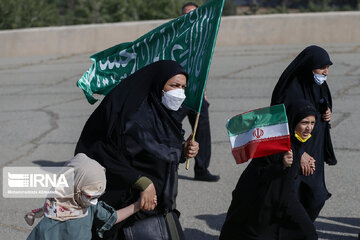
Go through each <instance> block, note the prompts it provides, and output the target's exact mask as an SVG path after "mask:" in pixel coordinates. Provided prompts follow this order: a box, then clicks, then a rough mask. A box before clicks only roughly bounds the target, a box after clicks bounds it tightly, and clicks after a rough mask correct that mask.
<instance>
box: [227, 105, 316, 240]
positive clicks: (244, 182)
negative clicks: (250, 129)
mask: <svg viewBox="0 0 360 240" xmlns="http://www.w3.org/2000/svg"><path fill="white" fill-rule="evenodd" d="M286 111H287V116H288V122H289V130H290V135H291V151H289V152H286V153H280V154H274V155H270V156H266V157H261V158H254V159H252V160H251V162H250V163H249V165H248V166H247V167H246V169H245V170H244V172H243V173H242V174H241V177H240V179H239V181H238V183H237V186H236V188H235V190H234V191H233V193H232V201H231V205H230V207H229V210H228V212H227V215H226V219H225V223H224V225H223V227H222V229H221V233H220V240H243V239H246V240H289V239H291V240H316V239H318V238H317V233H316V230H315V226H314V224H313V222H312V221H311V219H310V217H309V215H308V214H307V212H306V211H305V209H304V208H303V207H302V205H301V203H300V201H299V199H298V198H297V195H296V193H295V179H296V178H298V176H299V174H300V173H301V171H300V158H301V155H302V154H303V150H304V147H305V145H307V144H312V142H311V141H308V140H309V139H311V138H310V137H311V132H312V130H313V128H314V125H315V120H316V110H315V108H314V107H313V105H312V104H311V103H309V102H307V101H304V100H299V101H297V102H295V103H294V104H293V105H290V106H289V107H288V108H287V109H286ZM310 165H311V167H312V168H315V164H314V162H312V163H310ZM314 171H315V169H314Z"/></svg>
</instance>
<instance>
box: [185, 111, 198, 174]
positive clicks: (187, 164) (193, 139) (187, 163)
mask: <svg viewBox="0 0 360 240" xmlns="http://www.w3.org/2000/svg"><path fill="white" fill-rule="evenodd" d="M199 117H200V113H197V114H196V120H195V125H194V130H193V136H192V139H191V141H192V142H193V141H195V134H196V130H197V127H198V123H199ZM189 165H190V158H188V157H187V158H186V166H185V169H186V170H189Z"/></svg>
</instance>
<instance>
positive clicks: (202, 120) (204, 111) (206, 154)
mask: <svg viewBox="0 0 360 240" xmlns="http://www.w3.org/2000/svg"><path fill="white" fill-rule="evenodd" d="M197 8H198V5H197V4H195V3H193V2H188V3H185V4H184V5H183V7H182V10H181V12H182V14H183V15H184V14H187V13H189V12H191V11H193V10H195V9H197ZM209 105H210V104H209V102H208V99H207V96H206V90H205V94H204V99H203V101H202V105H201V110H200V117H199V123H198V127H197V132H196V134H195V140H196V141H197V142H198V143H199V146H200V149H199V154H198V155H197V156H196V157H195V166H194V172H195V173H194V174H195V177H194V179H195V180H198V181H208V182H217V181H219V179H220V177H219V176H218V175H213V174H211V173H210V172H209V170H208V168H209V165H210V158H211V134H210V120H209ZM186 116H187V117H188V120H189V123H190V125H191V127H192V129H194V125H195V121H196V112H194V111H193V110H192V109H190V108H188V107H186V106H182V107H181V108H180V109H179V111H178V112H177V118H178V119H179V121H183V120H184V118H185V117H186Z"/></svg>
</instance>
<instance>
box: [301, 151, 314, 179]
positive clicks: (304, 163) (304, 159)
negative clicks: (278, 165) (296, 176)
mask: <svg viewBox="0 0 360 240" xmlns="http://www.w3.org/2000/svg"><path fill="white" fill-rule="evenodd" d="M300 166H301V171H302V174H303V175H304V176H309V175H311V174H313V173H314V171H315V159H314V158H313V157H311V156H310V155H309V154H308V153H307V152H304V153H303V155H302V156H301V160H300Z"/></svg>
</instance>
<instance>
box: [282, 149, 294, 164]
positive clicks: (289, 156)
mask: <svg viewBox="0 0 360 240" xmlns="http://www.w3.org/2000/svg"><path fill="white" fill-rule="evenodd" d="M292 163H293V153H292V150H290V151H287V152H286V153H284V157H283V164H284V166H285V167H291V164H292Z"/></svg>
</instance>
